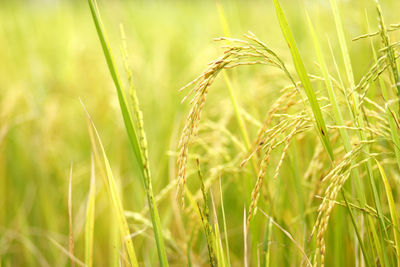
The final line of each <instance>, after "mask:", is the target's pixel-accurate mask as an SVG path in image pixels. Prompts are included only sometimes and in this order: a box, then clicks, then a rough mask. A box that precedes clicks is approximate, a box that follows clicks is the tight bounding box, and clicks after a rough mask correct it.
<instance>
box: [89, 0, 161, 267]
mask: <svg viewBox="0 0 400 267" xmlns="http://www.w3.org/2000/svg"><path fill="white" fill-rule="evenodd" d="M88 1H89V6H90V10H91V13H92V17H93V21H94V23H95V26H96V30H97V34H98V37H99V39H100V43H101V45H102V48H103V52H104V56H105V58H106V61H107V65H108V69H109V71H110V74H111V77H112V79H113V81H114V85H115V87H116V90H117V94H118V100H119V104H120V108H121V112H122V116H123V119H124V124H125V127H126V130H127V133H128V137H129V141H130V143H131V145H132V148H133V151H134V153H135V155H136V159H137V161H138V163H139V166H140V171H141V174H142V178H143V181H144V186H145V191H146V197H147V202H148V205H149V207H150V215H151V219H152V223H153V231H154V237H155V240H156V245H157V252H158V258H159V262H160V264H161V266H168V260H167V254H166V252H165V245H164V239H163V236H162V230H161V221H160V217H159V214H158V210H157V206H156V203H155V200H154V194H153V188H152V185H151V174H150V168H149V166H148V152H147V141H146V135H145V133H144V127H143V116H142V113H141V111H140V109H139V104H138V101H137V97H136V92H135V90H134V88H133V83H132V79H131V78H130V95H131V98H132V102H133V107H132V109H133V113H134V116H132V112H131V111H130V109H129V108H128V102H127V99H126V97H125V92H124V88H123V86H122V82H121V79H120V77H119V74H118V70H117V68H116V66H115V62H114V59H113V54H112V51H111V48H110V45H109V42H108V39H107V36H106V34H105V31H104V27H103V25H102V22H101V18H100V14H99V10H98V8H97V3H96V1H95V0H88ZM122 33H123V28H122ZM125 51H126V50H125ZM125 66H126V65H125ZM128 69H129V68H128ZM129 74H130V72H128V75H129ZM130 77H131V75H130Z"/></svg>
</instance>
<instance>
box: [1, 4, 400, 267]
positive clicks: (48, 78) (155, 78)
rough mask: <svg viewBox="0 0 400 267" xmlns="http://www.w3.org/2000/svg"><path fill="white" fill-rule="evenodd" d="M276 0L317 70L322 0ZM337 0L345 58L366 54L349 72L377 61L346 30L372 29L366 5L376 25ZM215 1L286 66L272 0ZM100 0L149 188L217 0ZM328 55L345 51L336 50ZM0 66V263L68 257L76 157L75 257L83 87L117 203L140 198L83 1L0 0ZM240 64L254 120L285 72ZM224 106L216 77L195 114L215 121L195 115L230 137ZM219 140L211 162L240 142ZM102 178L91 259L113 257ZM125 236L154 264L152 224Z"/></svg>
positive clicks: (166, 178) (231, 210)
mask: <svg viewBox="0 0 400 267" xmlns="http://www.w3.org/2000/svg"><path fill="white" fill-rule="evenodd" d="M281 2H282V5H283V8H284V9H285V11H286V13H287V16H288V18H289V23H290V26H291V27H292V30H293V32H294V35H295V38H296V41H297V42H298V45H299V49H300V51H301V53H302V55H303V58H304V59H305V62H306V64H307V67H308V69H309V70H310V71H311V72H312V71H313V70H315V69H316V68H315V66H314V64H313V62H314V60H315V55H314V51H313V45H312V43H311V41H310V35H309V32H308V28H307V24H306V20H305V12H304V11H305V10H307V11H308V12H309V14H310V15H311V16H312V17H313V20H314V22H315V25H316V26H317V29H318V32H319V34H320V36H322V38H321V40H324V36H325V35H327V36H328V37H329V38H330V40H331V41H332V43H333V44H334V46H337V45H338V42H337V39H336V34H335V28H334V22H333V18H332V15H331V11H330V8H329V1H328V0H319V1H312V0H304V1H289V0H282V1H281ZM339 3H340V7H341V10H342V18H343V20H344V24H345V28H346V36H347V38H348V41H349V42H348V43H349V45H350V49H351V51H350V52H351V56H352V61H353V64H354V65H358V66H363V67H358V68H355V75H356V77H361V75H362V74H363V73H364V72H365V71H366V69H367V67H368V66H370V65H371V64H372V57H371V56H365V54H366V53H367V54H371V52H370V48H369V43H368V40H362V41H357V42H353V43H350V40H351V39H352V38H354V37H356V36H358V35H361V34H364V33H366V32H367V29H366V27H365V13H364V12H365V11H366V12H367V14H368V15H369V21H370V23H371V27H372V28H373V29H374V30H377V23H376V13H375V7H374V3H373V1H365V0H353V1H340V2H339ZM221 4H222V5H223V7H224V11H225V14H226V17H227V20H228V23H229V27H230V31H231V34H232V36H233V37H235V38H242V35H243V34H244V33H246V32H247V31H248V30H250V31H252V32H253V33H255V34H256V35H257V36H258V38H259V39H261V40H263V41H264V42H265V43H267V44H268V45H269V46H270V47H271V48H273V49H274V50H276V51H278V52H279V54H280V55H281V56H282V58H283V59H284V60H285V62H287V63H288V67H289V69H291V70H293V68H292V64H291V59H290V55H289V51H288V50H287V47H286V44H285V43H284V40H283V37H282V35H281V32H280V29H279V25H278V22H277V19H276V16H275V13H274V9H273V5H272V1H222V0H221ZM382 7H383V10H384V15H385V18H386V22H387V24H390V23H398V22H399V21H398V12H395V10H400V2H399V1H397V0H385V1H382ZM389 7H390V8H389ZM99 8H100V12H101V14H102V18H103V22H104V25H105V27H106V29H107V31H108V35H109V38H110V42H111V45H112V48H113V49H114V52H115V56H116V60H117V63H118V64H119V66H120V67H121V69H122V58H121V56H120V53H119V51H120V46H121V36H120V33H119V27H120V26H119V25H120V23H122V24H123V25H124V28H125V32H126V36H127V40H126V42H127V46H128V52H129V63H130V65H131V67H132V70H133V75H134V84H135V86H136V90H137V92H138V97H139V101H140V105H141V109H142V110H143V114H144V124H145V130H146V133H147V138H148V144H149V154H150V161H151V168H152V173H153V187H154V192H155V194H156V195H157V194H158V192H160V190H162V188H164V187H165V186H166V185H167V184H168V183H169V182H170V181H172V180H173V179H175V178H176V173H175V160H176V158H175V150H176V147H177V142H178V138H179V135H180V131H181V128H182V125H183V122H184V120H185V114H186V112H187V110H188V102H184V103H183V104H181V100H182V98H183V96H184V95H185V94H186V92H183V93H179V92H178V89H179V88H180V87H182V86H183V85H185V84H186V83H187V82H189V81H191V80H192V79H194V78H195V77H197V76H198V75H199V74H200V73H201V72H202V71H203V69H204V68H205V67H206V66H207V63H208V62H209V61H211V60H212V59H214V58H216V57H217V56H218V55H219V54H220V53H221V49H220V44H219V43H215V42H214V41H213V38H216V37H219V36H222V35H223V31H222V27H221V24H220V20H219V17H218V12H217V8H216V3H215V1H211V0H210V1H120V0H115V1H99ZM325 48H326V47H325ZM326 51H328V50H326ZM337 52H339V50H337ZM337 58H338V59H339V64H341V61H340V60H341V58H340V56H339V54H338V55H337ZM0 73H1V75H0V258H1V260H0V261H1V263H2V264H4V266H7V265H8V266H28V265H29V266H44V265H46V264H48V265H50V266H63V265H65V264H67V262H68V261H67V256H66V255H65V253H63V251H62V250H61V249H60V248H59V247H57V246H56V245H55V244H54V242H53V243H52V242H51V241H50V239H54V240H56V241H57V242H58V243H59V244H61V245H62V246H64V247H65V248H67V246H68V245H67V244H68V209H67V199H68V179H69V169H70V166H71V164H73V180H72V182H73V187H72V194H73V220H74V236H75V251H76V256H77V257H78V258H82V255H83V225H84V218H85V216H84V215H85V208H86V199H87V194H88V191H89V180H90V155H91V148H90V141H89V137H88V131H87V124H86V118H85V114H84V112H83V109H82V107H81V105H80V103H79V98H81V99H82V101H83V103H84V104H85V105H86V107H87V109H88V111H89V113H90V114H91V116H92V117H93V120H94V123H95V124H96V127H97V129H98V130H99V132H100V135H101V138H102V141H103V143H104V145H105V148H106V151H107V154H108V157H109V159H110V161H111V165H112V168H113V171H114V174H115V176H116V177H117V179H118V181H119V182H120V188H121V192H122V193H123V194H122V195H123V201H124V205H125V209H127V210H132V211H136V212H139V211H141V210H142V209H143V208H144V207H145V206H146V205H147V203H146V201H145V195H144V191H143V185H142V183H141V179H139V172H138V171H137V170H135V164H132V162H133V161H134V156H133V154H132V151H131V149H130V147H129V144H128V141H127V136H126V132H125V128H124V125H123V122H122V119H121V113H120V110H119V106H118V102H117V98H116V93H115V89H114V86H113V84H112V80H111V79H110V75H109V72H108V69H107V66H106V63H105V60H104V57H103V54H102V50H101V47H100V44H99V42H98V38H97V35H96V32H95V28H94V25H93V22H92V18H91V16H90V11H89V8H88V4H87V2H86V1H2V3H1V7H0ZM122 76H123V77H124V74H123V75H122ZM236 76H237V78H236V79H235V90H236V94H237V95H238V96H240V97H239V100H240V105H241V107H242V108H243V110H245V111H246V112H248V113H249V114H251V116H252V117H254V118H255V119H256V120H258V121H262V120H263V116H264V115H265V112H266V111H267V109H268V107H269V106H270V105H271V103H272V102H273V101H274V100H275V99H276V98H277V97H278V96H279V90H280V89H281V88H282V87H283V86H285V85H288V84H289V82H288V81H286V80H282V77H283V76H282V74H280V73H278V72H277V71H276V70H275V69H272V68H269V67H245V68H242V69H240V70H238V71H237V73H236ZM124 78H125V77H124ZM232 112H233V111H232V107H231V105H230V102H229V98H228V91H227V90H226V88H225V84H224V83H223V80H222V79H221V80H220V79H217V81H216V83H215V85H213V87H212V90H211V92H210V96H209V99H208V102H207V105H206V109H205V113H204V115H203V119H204V121H208V122H210V125H208V126H204V127H205V128H204V130H205V131H206V132H208V133H210V138H212V139H213V140H226V139H227V138H226V136H224V134H223V133H222V132H221V131H217V130H215V129H213V127H212V124H211V123H212V122H216V123H219V124H223V125H225V126H226V128H228V129H230V130H231V131H232V133H234V134H235V135H237V137H238V138H239V134H238V130H237V127H236V124H235V121H234V119H233V118H232ZM248 128H249V131H250V135H251V137H252V138H254V137H255V134H256V133H257V129H258V128H257V127H256V125H251V124H250V123H249V125H248ZM221 142H222V141H221ZM215 143H216V144H217V145H218V144H219V145H220V146H221V147H220V149H221V150H218V147H217V145H216V147H215V155H214V157H211V158H209V159H208V164H209V166H212V165H214V166H216V165H218V164H222V163H223V162H224V161H225V160H226V158H224V157H225V156H226V155H225V154H228V156H229V154H234V153H235V149H237V148H235V147H234V145H233V144H231V143H229V142H228V141H226V142H225V143H224V142H222V143H219V142H215ZM226 149H228V152H226ZM304 149H305V148H304ZM311 156H312V154H311V152H310V153H308V152H307V151H305V152H304V160H305V162H307V160H310V159H311ZM304 168H306V166H304ZM225 178H226V179H230V178H229V177H225ZM97 180H98V182H97V187H98V195H97V198H96V201H97V203H96V222H95V251H94V253H95V256H94V260H95V266H108V264H109V262H110V255H111V254H112V252H111V251H112V250H113V249H115V248H113V244H112V242H110V239H109V238H110V235H111V234H110V233H109V232H110V231H109V225H110V223H112V222H110V220H111V219H112V218H111V217H110V216H109V213H108V212H107V210H108V201H107V198H106V196H105V193H104V189H101V188H102V184H101V179H100V178H99V179H97ZM238 192H240V190H239V191H238ZM238 192H236V191H235V190H234V189H232V191H231V194H229V193H227V194H226V195H225V196H224V197H225V198H226V199H227V203H226V213H227V214H228V216H229V218H230V220H228V229H230V236H231V237H232V240H235V238H236V237H237V238H241V225H240V223H241V216H242V207H243V205H244V203H245V202H244V200H243V199H240V198H237V197H236V196H237V194H238ZM284 195H285V193H284ZM174 196H175V195H174V194H173V193H171V196H168V197H167V198H166V201H162V202H161V203H160V205H159V209H160V213H161V219H162V222H163V225H164V227H165V229H168V230H169V231H170V233H171V234H172V237H173V239H174V240H175V241H176V244H175V245H176V247H175V249H174V246H172V245H170V246H169V255H172V256H171V259H172V260H171V261H172V263H175V264H176V266H181V265H180V264H179V263H182V262H184V259H185V255H184V253H185V252H183V251H180V248H183V247H184V246H185V240H186V238H187V237H185V231H182V229H180V226H179V225H176V223H175V220H176V216H177V215H176V212H174V210H175V209H176V207H175V208H173V206H176V205H177V204H176V203H174V202H175V198H174ZM282 198H284V199H285V198H290V196H282ZM282 203H286V204H284V205H283V206H282V208H285V206H287V207H286V208H287V209H288V211H287V216H289V217H290V216H292V215H293V216H294V215H295V214H296V212H298V211H297V210H296V207H290V206H291V205H290V201H289V203H287V202H285V201H284V200H282ZM237 207H239V209H236V208H237ZM178 209H179V208H178ZM290 209H291V210H290ZM293 216H292V217H293ZM130 223H132V227H133V229H141V228H142V226H141V225H140V224H139V223H137V222H135V221H133V220H132V221H130ZM134 243H135V246H136V249H137V254H138V257H139V259H141V260H142V261H143V262H144V263H145V264H147V265H148V266H150V265H157V261H156V258H157V257H156V249H155V244H154V240H153V238H152V232H151V230H148V229H146V234H144V235H140V236H138V237H135V238H134ZM241 244H242V243H241V241H232V250H233V253H232V254H233V256H232V257H234V258H238V259H240V257H241V253H242V252H241V250H242V248H241ZM204 249H205V247H203V248H198V249H197V252H198V253H199V255H206V254H204V253H206V252H205V250H204ZM279 249H281V248H278V251H279ZM199 262H201V260H200V261H199ZM287 264H288V265H291V264H289V263H287ZM292 266H293V265H292Z"/></svg>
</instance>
